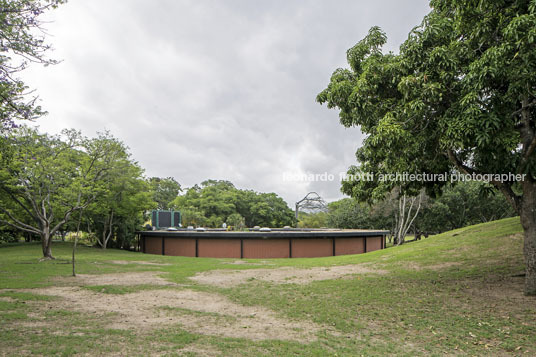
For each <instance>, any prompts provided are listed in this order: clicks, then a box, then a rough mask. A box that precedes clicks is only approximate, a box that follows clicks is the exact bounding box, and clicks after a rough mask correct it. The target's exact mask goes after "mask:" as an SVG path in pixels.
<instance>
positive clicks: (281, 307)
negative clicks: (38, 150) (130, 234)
mask: <svg viewBox="0 0 536 357" xmlns="http://www.w3.org/2000/svg"><path fill="white" fill-rule="evenodd" d="M70 249H71V246H70V245H69V244H55V246H54V247H53V252H54V254H55V255H56V256H57V257H58V258H59V259H58V260H56V261H50V262H41V263H38V262H37V259H38V257H39V252H40V246H39V245H35V244H32V245H19V246H11V247H2V248H0V289H9V290H0V297H2V296H3V297H4V298H3V299H2V298H0V354H1V353H2V351H8V352H5V353H8V354H10V353H12V354H20V353H21V352H23V353H27V354H31V353H35V354H64V355H70V354H76V353H90V354H97V353H101V354H108V353H122V354H124V353H128V354H130V355H132V354H140V355H146V354H147V353H148V352H149V351H153V350H157V351H159V353H163V354H171V355H173V354H175V353H177V351H178V350H179V349H181V348H184V347H187V346H189V345H191V344H195V345H202V346H210V348H211V349H212V350H216V351H220V352H222V353H224V354H226V355H231V354H232V355H236V354H239V355H259V354H265V355H319V356H323V355H326V354H330V355H334V354H337V355H360V354H363V355H384V354H398V355H408V356H411V355H415V354H421V355H430V354H431V355H443V354H444V353H447V354H477V355H484V354H493V355H497V354H499V355H501V354H516V355H521V354H523V355H527V354H529V355H535V354H536V343H535V340H534V336H535V335H536V300H535V299H534V298H528V297H524V296H522V294H521V290H522V281H523V278H521V277H515V275H518V274H520V273H522V272H523V259H522V235H521V227H520V225H519V219H518V218H510V219H505V220H501V221H496V222H491V223H487V224H480V225H476V226H471V227H467V228H463V229H459V230H455V231H451V232H446V233H444V234H441V235H438V236H434V237H430V238H428V239H425V240H423V241H420V242H415V243H411V244H407V245H404V246H401V247H394V248H389V249H386V250H383V251H376V252H372V253H368V254H364V255H354V256H340V257H329V258H314V259H279V260H277V259H276V260H270V261H269V263H270V264H273V265H269V266H266V267H274V268H276V267H278V266H300V267H313V266H330V265H342V264H356V263H367V264H373V265H372V266H375V267H376V266H377V267H378V268H381V269H383V270H388V271H389V274H386V275H380V276H378V275H360V276H356V277H354V278H352V279H336V280H327V281H318V282H314V283H311V284H307V285H296V284H283V285H277V284H270V283H266V282H260V281H257V280H254V281H251V282H248V283H247V284H244V285H242V286H240V287H235V288H228V289H220V288H215V287H207V286H200V285H197V284H194V283H192V282H191V281H190V280H189V279H188V277H189V276H192V275H194V274H195V273H196V272H200V271H206V270H211V269H248V268H258V267H259V266H256V265H253V266H248V265H230V264H225V263H226V262H228V261H226V260H225V259H205V258H185V257H167V256H155V255H144V254H140V253H130V252H123V251H115V250H108V251H100V250H97V249H93V248H80V249H79V254H78V262H79V263H78V272H79V273H87V274H99V273H111V272H119V271H148V270H153V271H162V272H164V274H163V276H164V277H166V278H167V279H169V280H172V281H175V282H178V283H186V284H188V285H190V286H189V288H191V289H198V290H205V291H212V292H217V293H220V294H224V295H226V296H228V297H230V298H231V299H232V300H234V301H236V302H238V303H241V304H244V305H262V306H266V307H268V308H270V309H273V310H274V311H277V312H278V313H279V314H281V315H283V316H288V317H290V318H296V319H304V320H312V321H315V322H317V323H321V324H324V325H332V326H334V327H335V328H336V329H337V330H339V331H340V332H341V336H340V337H333V336H328V335H321V336H319V337H320V338H319V340H318V341H316V342H313V343H307V344H300V343H295V342H282V341H254V342H253V341H249V340H245V339H240V338H234V339H231V338H223V337H211V336H203V335H197V334H191V333H188V332H186V331H184V330H181V329H180V328H178V327H172V328H166V329H163V330H159V331H153V332H149V331H148V332H147V333H146V334H144V335H143V336H139V335H136V334H135V333H133V332H128V331H120V330H110V329H106V328H105V327H104V326H103V325H102V324H101V322H100V321H99V320H98V319H96V318H94V317H92V316H88V315H87V314H81V313H75V312H71V311H68V310H67V309H66V310H51V311H49V312H47V314H48V315H47V316H48V317H49V319H50V321H51V323H52V324H53V325H54V327H55V328H43V327H42V326H40V325H39V324H37V323H34V322H35V321H34V314H33V313H32V309H35V307H32V306H35V305H32V304H31V303H28V304H27V302H28V301H29V300H36V299H45V298H42V297H40V296H38V295H34V294H30V293H21V292H17V291H14V290H11V289H20V288H34V287H42V286H48V285H51V284H52V278H54V277H57V276H68V275H69V274H70V269H71V267H70V265H69V264H68V262H69V261H68V259H69V257H70ZM109 260H136V261H139V260H147V261H154V262H163V263H172V265H169V266H147V265H137V264H129V265H114V264H109V263H107V262H106V261H109ZM252 262H255V261H254V260H252ZM142 288H144V287H142V286H140V287H138V288H136V287H121V286H115V287H114V286H112V287H105V288H101V287H96V288H93V289H96V290H98V291H103V292H108V293H128V292H130V291H133V290H136V289H142ZM6 297H10V298H6ZM48 299H50V298H48ZM58 331H62V332H63V333H59V332H58ZM348 335H350V336H352V337H350V338H349V337H347V336H348ZM345 336H346V337H345Z"/></svg>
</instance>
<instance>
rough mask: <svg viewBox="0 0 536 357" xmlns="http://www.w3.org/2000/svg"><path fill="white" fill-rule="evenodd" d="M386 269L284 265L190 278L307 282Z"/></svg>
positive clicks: (225, 282)
mask: <svg viewBox="0 0 536 357" xmlns="http://www.w3.org/2000/svg"><path fill="white" fill-rule="evenodd" d="M386 273H387V271H385V270H381V269H374V268H371V267H369V266H365V265H357V264H356V265H339V266H331V267H314V268H308V269H301V268H294V267H285V268H278V269H248V270H212V271H208V272H203V273H198V274H196V275H195V276H194V277H192V278H190V279H192V280H194V281H197V282H199V283H201V284H207V285H215V286H218V287H230V286H236V285H240V284H244V283H246V282H248V281H252V280H255V279H259V280H262V281H268V282H271V283H276V284H309V283H311V282H313V281H318V280H332V279H338V278H347V277H351V275H355V274H386Z"/></svg>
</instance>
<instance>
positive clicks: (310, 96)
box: [24, 0, 429, 205]
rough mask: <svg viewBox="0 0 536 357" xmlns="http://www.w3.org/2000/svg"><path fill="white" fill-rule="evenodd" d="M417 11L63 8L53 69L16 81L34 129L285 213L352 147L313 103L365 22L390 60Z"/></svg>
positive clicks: (194, 4) (201, 4)
mask: <svg viewBox="0 0 536 357" xmlns="http://www.w3.org/2000/svg"><path fill="white" fill-rule="evenodd" d="M428 10H429V9H428V5H427V1H424V0H419V1H411V2H409V1H407V2H402V1H396V0H390V1H378V2H370V1H349V0H346V1H336V2H335V1H315V0H308V1H299V0H291V1H263V2H260V1H247V0H226V1H208V0H207V1H171V0H168V1H165V0H160V1H140V0H136V1H134V0H131V1H126V0H123V1H113V2H111V1H104V0H92V1H71V2H69V3H67V4H66V5H63V6H61V7H60V8H59V9H57V10H56V11H55V12H54V13H52V14H50V15H49V16H50V18H51V20H53V22H52V23H51V24H50V25H49V26H48V29H49V32H50V33H51V34H52V35H53V37H51V38H50V41H51V42H52V43H53V45H54V47H55V48H56V49H57V50H56V51H55V53H54V54H53V56H54V57H56V58H60V59H62V60H63V62H62V63H61V64H59V65H57V66H52V67H47V68H42V67H32V68H30V70H29V71H28V73H26V74H25V77H24V78H25V79H26V81H27V83H28V84H29V85H30V86H31V87H32V88H36V89H37V91H38V93H39V95H40V97H41V99H42V104H43V106H44V107H45V108H46V109H47V110H48V111H49V113H50V114H49V115H48V116H47V117H45V118H42V119H40V120H39V122H38V125H40V126H41V128H42V129H43V130H46V131H49V132H59V131H60V130H61V128H64V127H74V128H77V129H81V130H82V131H83V132H84V133H85V134H86V135H93V134H94V133H95V132H96V131H102V130H103V129H109V130H111V131H112V133H113V134H114V135H115V136H117V137H119V138H120V139H122V140H123V141H124V142H125V143H126V144H127V145H128V146H129V147H130V148H131V151H132V154H133V157H134V158H135V159H136V160H137V161H138V162H140V164H141V165H142V166H143V167H144V168H145V169H146V174H147V175H148V176H174V177H175V178H176V179H177V180H178V181H179V182H181V183H182V184H183V185H185V186H190V185H193V184H195V183H198V182H201V181H203V180H205V179H208V178H217V179H228V180H231V181H232V182H234V183H235V184H236V185H237V186H238V187H241V188H249V189H254V190H257V191H274V192H277V193H278V194H280V195H281V196H283V197H284V198H285V199H286V200H287V202H289V204H291V205H292V203H293V202H295V201H296V200H298V199H300V198H301V197H303V196H304V195H305V194H306V193H307V192H308V191H310V190H316V191H317V192H318V193H319V194H321V195H322V196H323V197H325V198H326V199H328V200H334V199H337V198H340V197H341V194H340V193H339V188H340V184H339V183H338V182H337V181H335V182H315V183H305V182H285V181H284V180H283V173H295V174H298V173H323V172H329V173H333V174H335V175H338V174H339V172H344V171H345V170H346V168H347V167H348V166H349V165H351V164H354V163H355V157H354V153H355V150H356V148H357V147H358V146H359V144H360V142H361V140H362V134H361V133H360V132H359V130H358V129H357V128H351V129H345V128H344V127H342V126H341V125H340V124H339V122H338V116H337V112H336V111H334V110H328V109H327V108H325V107H322V106H320V105H319V104H318V103H316V102H315V97H316V94H317V93H318V92H319V91H321V90H322V89H323V88H324V87H325V86H326V85H327V83H328V81H329V77H330V75H331V73H332V72H333V70H335V68H337V67H342V66H345V53H346V50H347V49H348V48H349V47H351V46H352V45H353V44H355V43H356V42H357V41H359V40H360V39H361V38H363V37H364V36H365V35H366V33H367V31H368V29H369V28H370V27H371V26H373V25H379V26H381V27H382V28H383V29H384V30H385V31H386V32H387V35H388V38H389V43H388V45H387V49H388V50H394V51H396V49H397V47H398V45H399V44H400V43H401V42H402V41H403V40H404V39H405V38H406V37H407V33H408V32H409V30H410V29H411V28H412V27H413V26H415V25H417V24H418V23H419V22H420V21H421V20H422V17H423V16H424V15H425V14H426V13H427V12H428Z"/></svg>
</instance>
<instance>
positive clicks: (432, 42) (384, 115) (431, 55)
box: [317, 0, 536, 294]
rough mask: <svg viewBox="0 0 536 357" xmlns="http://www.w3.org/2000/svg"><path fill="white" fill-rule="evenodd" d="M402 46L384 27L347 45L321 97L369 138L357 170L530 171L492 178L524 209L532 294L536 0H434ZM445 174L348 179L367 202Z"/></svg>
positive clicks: (535, 288)
mask: <svg viewBox="0 0 536 357" xmlns="http://www.w3.org/2000/svg"><path fill="white" fill-rule="evenodd" d="M431 7H432V11H431V12H430V13H429V14H428V15H427V16H426V17H425V18H424V20H423V22H422V24H421V25H420V26H418V27H416V28H415V29H413V30H412V31H411V33H410V34H409V36H408V39H407V40H406V41H405V42H404V43H403V44H402V45H401V47H400V53H399V54H394V53H383V52H382V46H383V45H384V44H385V42H386V36H385V33H384V32H383V31H382V30H381V29H380V28H378V27H373V28H371V29H370V31H369V34H368V35H367V36H366V37H365V38H364V39H363V40H361V41H359V42H358V43H357V44H356V45H355V46H354V47H352V48H351V49H349V50H348V52H347V60H348V64H349V66H350V68H349V69H337V70H336V71H335V72H334V73H333V75H332V77H331V81H330V83H329V85H328V87H327V88H326V89H325V90H323V91H322V92H321V93H320V94H319V95H318V96H317V100H318V101H319V102H320V103H326V104H327V105H328V107H329V108H338V109H339V116H340V121H341V123H342V124H343V125H344V126H347V127H349V126H359V127H360V128H361V130H362V131H363V132H364V133H365V134H366V135H367V137H366V139H365V140H364V142H363V146H362V147H361V148H359V149H358V151H357V153H356V156H357V159H358V161H359V163H360V165H359V166H353V167H351V168H350V169H349V173H352V174H358V173H363V172H367V173H372V174H374V175H375V177H378V174H380V173H381V174H393V173H397V172H411V173H429V174H443V173H445V172H446V173H449V174H455V173H463V174H471V175H472V174H487V173H492V174H509V173H513V174H519V175H521V174H525V175H526V176H525V179H524V180H523V181H521V182H519V181H517V180H514V179H511V178H509V179H506V180H499V179H491V180H490V183H491V184H492V185H494V186H495V187H496V188H497V189H498V190H499V191H501V192H502V193H503V194H504V195H505V197H506V198H507V199H508V200H509V202H510V203H511V205H512V207H514V209H515V210H516V211H517V212H519V213H520V215H521V222H522V225H523V228H524V230H525V248H524V249H525V261H526V266H527V278H526V286H525V292H526V293H527V294H536V212H535V210H534V207H535V205H536V155H535V152H534V151H535V148H536V126H535V121H534V114H535V111H536V48H535V45H536V2H534V1H526V0H510V1H506V0H501V1H470V2H467V1H461V0H450V1H439V0H433V1H431ZM445 183H446V182H445V181H439V180H435V181H434V180H430V181H416V180H414V181H404V182H393V181H379V180H377V179H375V180H370V181H366V180H360V181H356V180H353V181H346V182H344V184H343V191H344V192H345V193H347V194H350V195H352V196H354V197H358V198H360V199H366V200H371V199H374V198H377V197H381V196H383V195H384V194H386V193H387V192H390V190H391V189H392V188H393V187H394V186H395V185H400V186H401V187H402V190H403V192H414V193H415V192H417V191H418V190H419V189H420V188H421V187H425V188H426V189H427V190H428V192H429V193H431V194H433V195H435V194H439V193H440V192H441V188H442V187H443V186H444V185H445Z"/></svg>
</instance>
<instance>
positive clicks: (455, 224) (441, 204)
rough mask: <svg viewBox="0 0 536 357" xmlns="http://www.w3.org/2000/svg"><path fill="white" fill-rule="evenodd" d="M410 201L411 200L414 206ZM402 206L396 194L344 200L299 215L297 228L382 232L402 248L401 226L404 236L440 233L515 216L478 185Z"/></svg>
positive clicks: (450, 189) (495, 194)
mask: <svg viewBox="0 0 536 357" xmlns="http://www.w3.org/2000/svg"><path fill="white" fill-rule="evenodd" d="M411 200H414V203H413V206H412V205H411ZM403 202H404V195H403V194H402V195H401V194H400V191H399V190H393V191H392V192H390V193H389V194H388V195H387V196H386V197H385V198H384V199H382V200H379V201H377V202H375V203H373V204H371V205H370V204H368V203H365V202H359V201H357V200H356V199H353V198H344V199H342V200H339V201H335V202H331V203H329V204H328V211H327V212H318V213H314V214H311V213H309V214H307V213H300V222H299V226H300V227H309V228H319V227H331V228H363V229H385V230H389V231H391V232H392V235H393V236H394V237H395V240H396V241H397V243H399V244H401V243H403V242H404V238H405V234H400V228H401V227H402V226H403V227H404V228H407V229H404V232H403V233H407V231H409V232H410V233H414V232H423V233H424V232H426V233H439V232H444V231H448V230H451V229H456V228H460V227H464V226H467V225H471V224H477V223H483V222H488V221H492V220H496V219H501V218H505V217H512V216H515V215H516V212H515V210H514V209H513V208H512V207H511V206H510V205H509V204H508V202H507V200H506V199H505V198H504V196H502V195H500V194H499V193H498V192H496V191H495V190H493V189H490V187H489V185H487V184H485V183H483V182H478V181H467V182H459V183H457V184H456V185H454V186H446V187H445V188H444V190H443V194H442V195H441V196H439V197H437V198H432V197H430V196H428V195H426V194H425V193H424V192H423V193H421V194H420V195H418V196H415V197H406V204H405V205H404V204H403ZM410 207H411V209H410ZM401 217H405V218H406V219H405V220H404V221H405V222H406V223H407V224H404V225H401V224H400V221H401ZM408 218H409V219H408Z"/></svg>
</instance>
